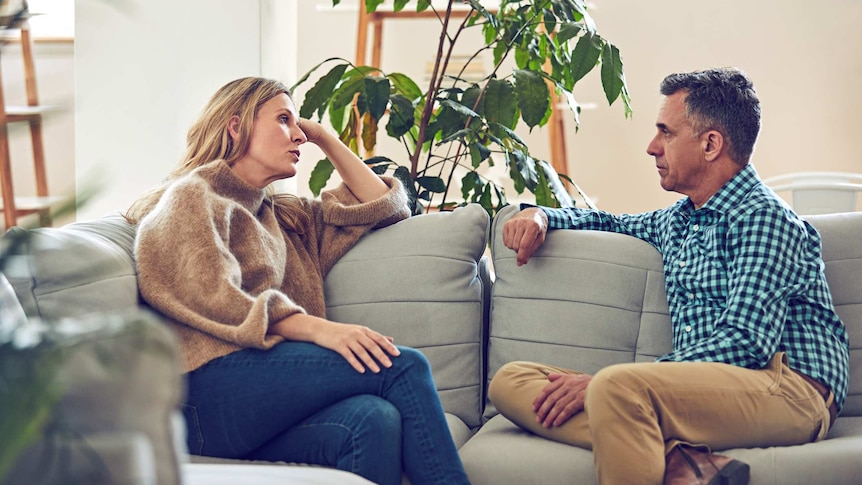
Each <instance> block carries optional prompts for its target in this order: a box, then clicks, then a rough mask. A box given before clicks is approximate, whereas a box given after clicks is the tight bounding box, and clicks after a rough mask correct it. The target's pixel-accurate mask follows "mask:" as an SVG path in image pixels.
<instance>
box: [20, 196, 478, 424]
mask: <svg viewBox="0 0 862 485" xmlns="http://www.w3.org/2000/svg"><path fill="white" fill-rule="evenodd" d="M489 229H490V218H489V217H488V214H487V213H486V212H485V211H484V210H483V209H482V208H481V207H480V206H478V205H471V206H468V207H464V208H460V209H457V210H455V211H453V212H446V213H435V214H428V215H423V216H417V217H413V218H410V219H408V220H406V221H402V222H400V223H398V224H396V225H393V226H390V227H387V228H384V229H380V230H377V231H374V232H372V233H370V234H368V235H367V236H365V237H363V238H362V239H361V240H360V241H359V243H358V244H357V245H356V246H355V247H353V248H352V249H351V250H350V251H349V252H348V253H347V254H346V255H345V256H344V257H343V258H342V259H341V260H340V261H339V262H338V263H337V264H336V265H335V266H334V267H333V269H332V270H331V271H330V273H329V275H328V276H327V278H326V282H325V286H326V289H325V291H326V296H327V305H328V306H327V312H328V316H329V317H330V318H332V319H333V320H336V321H342V322H350V323H361V324H364V325H367V326H369V327H371V328H374V329H377V330H379V331H381V332H382V333H384V334H386V335H390V336H392V337H394V338H395V342H396V343H398V344H401V345H407V346H411V347H416V348H418V349H419V350H421V351H422V352H423V353H424V354H425V355H426V356H427V357H428V359H429V361H430V362H431V367H432V371H433V374H434V380H435V383H436V384H437V389H438V391H439V392H440V396H441V400H442V402H443V407H444V409H445V410H446V411H447V412H450V413H451V414H454V415H455V416H458V417H459V418H461V420H462V421H464V422H465V423H466V424H467V425H468V426H469V427H471V428H475V427H478V426H479V424H480V421H481V414H482V402H483V400H484V386H483V383H484V375H485V374H484V362H485V360H484V350H485V345H484V343H485V341H486V335H487V333H486V329H487V325H488V322H487V305H488V302H489V299H490V289H489V285H490V281H489V277H488V275H489V272H488V266H487V265H488V259H487V258H485V259H483V253H484V250H485V248H486V247H487V240H488V231H489ZM19 230H20V229H19ZM34 232H35V235H34V238H33V239H32V240H31V243H30V244H29V247H27V248H26V250H25V254H28V255H29V256H31V257H16V258H14V261H13V263H12V264H11V265H10V266H9V267H7V269H6V271H5V273H6V274H7V277H8V279H9V281H10V283H11V284H12V286H13V288H14V289H15V292H16V294H17V296H18V298H19V300H20V301H21V303H22V306H23V307H24V309H25V311H26V313H27V314H28V315H29V316H37V317H42V318H46V319H55V318H61V317H68V316H78V315H83V314H88V313H93V312H107V313H110V312H115V311H123V310H126V309H129V308H135V307H138V306H139V296H138V288H137V276H136V273H135V264H134V259H133V249H132V248H133V244H134V237H135V228H134V226H132V225H130V224H128V223H127V222H126V221H125V219H123V218H122V217H121V216H120V215H119V214H113V215H109V216H106V217H103V218H101V219H97V220H94V221H89V222H79V223H73V224H69V225H66V226H64V227H62V228H44V229H38V230H35V231H34Z"/></svg>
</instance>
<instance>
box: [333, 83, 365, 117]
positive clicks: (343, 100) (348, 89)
mask: <svg viewBox="0 0 862 485" xmlns="http://www.w3.org/2000/svg"><path fill="white" fill-rule="evenodd" d="M364 87H365V80H364V78H361V77H355V78H352V79H349V80H347V81H345V82H343V83H341V86H338V89H336V90H335V92H334V93H332V100H331V101H330V102H329V110H330V111H332V110H333V109H338V108H343V107H345V106H347V105H349V104H352V103H353V96H355V95H356V93H361V92H362V89H363V88H364Z"/></svg>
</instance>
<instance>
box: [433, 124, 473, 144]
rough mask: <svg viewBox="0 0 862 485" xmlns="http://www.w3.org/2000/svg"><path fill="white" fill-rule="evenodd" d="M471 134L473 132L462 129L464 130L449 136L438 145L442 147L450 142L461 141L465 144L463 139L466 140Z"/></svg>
mask: <svg viewBox="0 0 862 485" xmlns="http://www.w3.org/2000/svg"><path fill="white" fill-rule="evenodd" d="M470 133H472V131H470V130H469V129H467V128H462V129H460V130H458V131H456V132H455V133H452V134H451V135H449V136H447V137H446V138H443V139H442V140H440V143H438V144H439V145H442V144H444V143H449V142H451V141H455V140H461V141H462V142H463V138H465V137H466V136H467V135H469V134H470Z"/></svg>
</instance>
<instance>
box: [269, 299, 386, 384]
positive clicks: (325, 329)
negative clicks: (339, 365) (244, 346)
mask: <svg viewBox="0 0 862 485" xmlns="http://www.w3.org/2000/svg"><path fill="white" fill-rule="evenodd" d="M269 333H271V334H275V335H281V336H282V337H284V338H286V339H288V340H298V341H303V342H312V343H315V344H317V345H319V346H321V347H323V348H327V349H330V350H333V351H335V352H338V353H339V354H341V356H342V357H344V359H345V360H347V362H349V363H350V365H351V366H353V368H354V369H356V371H357V372H361V373H364V372H365V369H366V368H368V369H371V372H374V373H378V372H380V366H381V365H382V366H383V367H391V366H392V359H391V358H390V356H395V357H397V356H398V355H400V354H401V352H400V351H399V350H398V347H396V346H395V345H394V344H393V343H392V337H387V336H385V335H383V334H381V333H379V332H376V331H374V330H371V329H370V328H368V327H365V326H362V325H354V324H349V323H337V322H332V321H330V320H326V319H324V318H319V317H314V316H311V315H306V314H304V313H294V314H293V315H291V316H289V317H287V318H284V319H282V320H281V321H279V322H276V323H275V324H273V325H272V326H271V327H270V329H269Z"/></svg>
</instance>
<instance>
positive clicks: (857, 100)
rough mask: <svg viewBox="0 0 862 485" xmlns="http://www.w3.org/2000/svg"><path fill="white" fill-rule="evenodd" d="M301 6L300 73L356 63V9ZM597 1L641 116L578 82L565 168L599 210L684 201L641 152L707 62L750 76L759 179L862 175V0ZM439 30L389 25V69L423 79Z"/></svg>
mask: <svg viewBox="0 0 862 485" xmlns="http://www.w3.org/2000/svg"><path fill="white" fill-rule="evenodd" d="M301 3H302V5H300V7H299V8H300V16H301V17H302V21H301V22H300V25H299V29H300V31H299V38H300V39H301V42H302V43H303V45H305V46H307V48H302V47H301V48H300V49H299V57H298V60H297V62H298V71H299V72H300V73H303V72H305V71H306V70H307V69H308V68H310V67H311V66H313V65H314V64H316V63H317V62H319V61H320V60H322V59H325V58H327V57H330V56H341V57H346V58H348V59H352V58H353V55H354V54H353V38H354V37H353V36H354V35H355V32H356V27H355V15H356V12H355V11H351V10H350V9H349V8H348V7H349V5H350V2H349V1H348V0H345V1H344V2H342V3H343V4H344V5H345V6H344V7H342V8H337V9H334V10H333V9H331V8H329V7H328V6H329V5H331V2H330V1H329V0H316V1H314V2H301ZM591 4H592V5H593V8H592V10H591V12H592V14H593V16H594V18H595V20H596V23H597V24H598V28H599V31H600V32H601V33H602V34H603V35H604V36H605V37H606V38H607V39H610V40H611V41H612V42H614V43H615V44H617V45H618V47H619V48H620V50H621V52H622V56H623V61H624V62H625V67H626V77H627V82H628V86H629V89H630V92H631V95H632V98H633V104H634V110H635V114H634V117H633V118H632V119H629V120H626V119H625V118H624V117H623V110H622V106H621V104H620V102H619V101H618V102H617V103H616V104H614V106H611V107H607V102H606V101H605V100H604V95H603V94H602V92H601V88H600V84H599V76H598V72H593V73H590V74H589V75H588V76H587V77H586V78H585V79H584V80H583V81H582V85H579V88H578V92H577V95H578V100H579V102H581V103H582V104H584V105H595V106H596V108H595V109H586V110H584V111H583V112H582V115H581V127H580V130H579V132H578V133H577V134H574V128H573V123H572V122H571V121H570V122H569V129H568V130H567V131H568V137H567V142H568V160H569V169H570V174H571V175H572V177H573V178H574V179H575V181H576V182H577V183H578V184H579V185H581V187H582V188H583V189H584V190H585V191H587V192H588V193H589V194H590V196H591V197H593V198H595V199H598V204H599V206H600V207H601V208H603V209H606V210H610V211H612V212H639V211H644V210H651V209H655V208H659V207H663V206H666V205H668V204H669V203H671V202H673V201H675V200H677V198H678V197H679V196H678V195H677V194H669V193H665V192H663V191H662V190H661V188H660V187H659V186H658V177H657V175H656V172H655V168H654V163H653V160H652V158H651V157H649V156H647V155H646V153H645V150H646V145H647V143H648V142H649V140H650V138H651V137H652V136H653V133H654V122H655V115H656V113H657V111H658V107H659V104H660V102H661V96H660V95H659V94H658V84H659V82H660V81H661V79H662V78H663V77H664V76H665V75H666V74H668V73H671V72H675V71H682V70H693V69H699V68H704V67H710V66H729V65H732V66H737V67H740V68H742V69H744V70H745V71H747V72H748V73H749V74H750V75H751V77H752V78H753V79H754V82H755V85H756V87H757V89H758V92H759V94H760V97H761V102H762V104H763V112H764V117H763V130H762V133H761V138H760V140H759V142H758V145H757V150H756V153H755V159H754V160H755V165H756V167H757V169H758V171H759V172H760V174H761V176H763V177H768V176H772V175H777V174H781V173H787V172H792V171H800V170H842V171H854V172H862V155H860V154H859V153H858V151H857V150H855V148H856V141H857V138H858V135H857V133H858V132H859V131H860V130H862V123H860V121H859V118H858V116H857V113H859V112H860V109H862V92H860V90H859V89H858V87H857V86H858V84H859V82H860V80H862V32H860V30H859V29H858V28H857V25H858V22H859V21H860V20H862V2H858V1H856V0H823V1H820V2H816V3H811V2H807V1H802V0H758V1H750V0H725V1H723V2H720V3H718V4H716V3H714V2H701V1H691V0H654V1H643V0H595V1H594V2H591ZM437 31H438V30H437V27H436V25H435V24H434V23H433V22H432V21H412V20H411V21H403V20H401V21H392V22H388V23H387V24H386V26H385V28H384V34H385V35H384V49H383V63H382V64H383V67H384V69H386V70H398V71H403V72H406V73H408V74H410V75H411V76H415V77H421V73H422V69H423V67H424V63H425V62H426V61H427V60H429V59H430V58H431V57H432V56H433V53H434V47H435V46H436V38H437V37H436V36H437ZM320 32H328V34H326V35H320V34H319V33H320ZM334 32H338V33H339V34H338V35H334V34H333V33H334ZM467 40H470V39H467ZM473 41H474V42H476V44H475V45H473V46H469V47H465V48H464V51H465V53H472V52H473V51H474V50H475V47H476V46H477V45H480V44H479V42H480V40H479V39H473ZM459 42H461V41H459ZM323 72H325V71H323ZM323 72H321V73H320V74H322V73H323ZM298 94H299V95H300V97H301V94H302V93H301V92H300V93H298ZM567 118H570V117H567ZM522 131H523V130H522ZM522 135H523V136H524V137H525V138H527V140H528V143H529V144H530V147H531V150H532V151H533V152H534V153H535V154H536V155H537V156H538V157H540V158H547V157H549V153H548V151H547V148H546V146H545V145H546V143H547V136H546V134H544V133H532V134H527V133H522ZM386 150H388V151H386ZM381 151H383V152H384V154H386V155H389V156H390V157H396V156H402V154H403V151H402V149H400V148H399V147H397V146H391V147H389V148H384V149H383V150H381ZM311 158H312V160H310V162H311V163H308V164H307V165H306V167H305V168H306V169H307V170H308V171H309V172H310V170H311V165H313V162H314V161H316V158H314V157H311ZM303 176H306V177H307V174H305V173H301V174H300V177H303ZM300 185H302V183H301V181H300ZM509 192H510V197H512V198H514V193H513V192H512V191H509Z"/></svg>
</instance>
